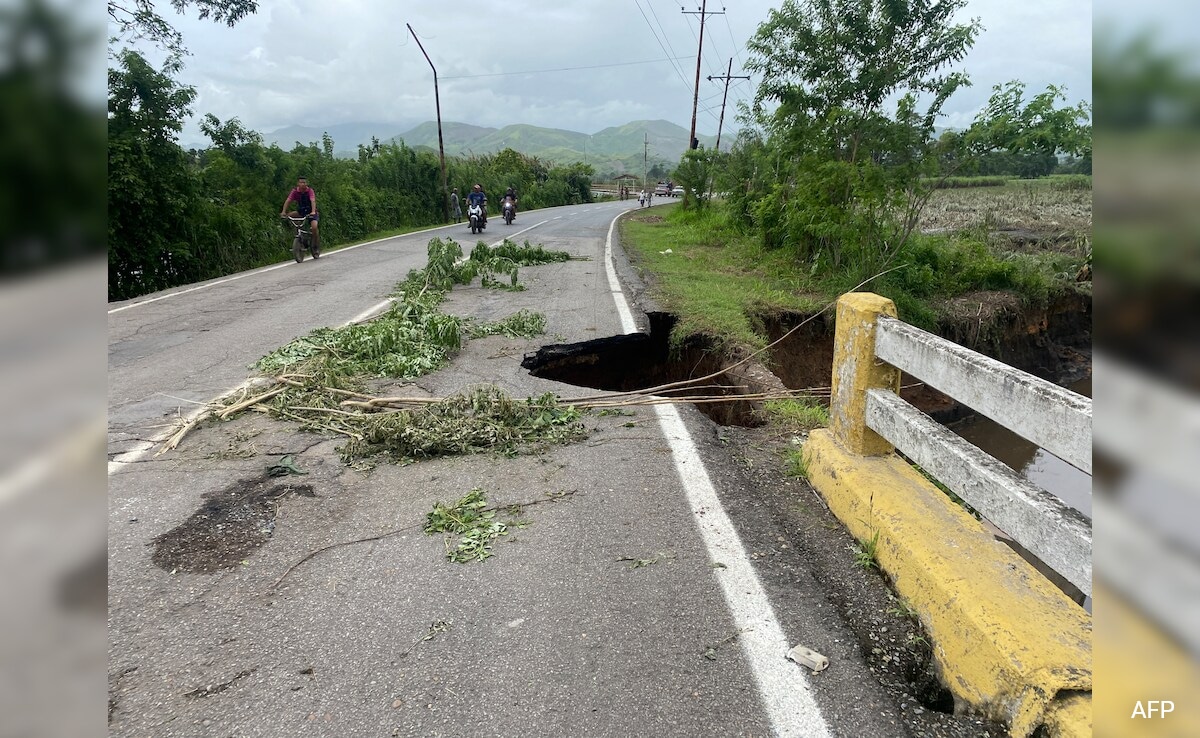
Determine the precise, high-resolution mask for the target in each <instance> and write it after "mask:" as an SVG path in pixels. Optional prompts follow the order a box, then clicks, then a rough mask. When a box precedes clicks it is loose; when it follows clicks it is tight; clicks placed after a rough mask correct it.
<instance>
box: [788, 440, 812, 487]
mask: <svg viewBox="0 0 1200 738" xmlns="http://www.w3.org/2000/svg"><path fill="white" fill-rule="evenodd" d="M787 475H788V476H789V477H799V478H800V479H808V454H806V453H805V452H804V449H803V448H801V449H800V450H799V451H790V452H788V455H787Z"/></svg>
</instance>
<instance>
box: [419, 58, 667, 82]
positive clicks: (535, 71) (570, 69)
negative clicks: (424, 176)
mask: <svg viewBox="0 0 1200 738" xmlns="http://www.w3.org/2000/svg"><path fill="white" fill-rule="evenodd" d="M677 58H679V59H687V58H689V57H686V56H681V57H677ZM665 61H673V60H672V59H671V58H669V57H668V58H664V59H646V60H644V61H633V62H614V63H613V64H593V65H591V66H587V67H558V68H556V69H527V70H525V71H523V72H493V73H491V74H460V75H458V76H455V77H442V79H476V78H479V77H508V76H511V75H517V74H544V73H546V72H575V71H578V70H580V69H604V68H606V67H628V66H632V65H634V64H659V63H661V62H665Z"/></svg>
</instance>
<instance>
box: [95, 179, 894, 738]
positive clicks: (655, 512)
mask: <svg viewBox="0 0 1200 738" xmlns="http://www.w3.org/2000/svg"><path fill="white" fill-rule="evenodd" d="M635 207H636V202H631V201H627V202H609V203H601V204H593V205H584V206H572V207H563V208H551V209H546V210H540V211H531V212H526V213H522V214H521V215H520V217H519V218H518V220H517V222H516V223H514V224H513V225H511V226H505V225H504V223H503V222H502V221H500V220H499V219H498V218H493V219H492V221H491V224H490V225H489V228H488V230H487V232H486V235H487V236H488V239H487V240H488V241H489V242H495V241H498V240H499V239H500V238H501V237H503V236H505V235H509V234H511V235H513V236H515V238H516V240H518V241H522V240H524V239H529V240H530V241H531V242H533V243H538V244H542V245H544V246H545V247H546V248H548V249H563V250H567V251H569V252H571V253H572V254H573V255H576V256H580V257H586V260H573V261H570V262H566V263H562V264H552V265H545V266H539V267H527V268H522V270H521V280H522V283H524V284H525V285H526V286H527V288H528V289H527V290H526V291H525V292H519V293H511V292H502V291H496V290H484V289H481V288H479V287H477V286H473V287H458V288H456V289H455V290H454V291H453V292H452V293H451V295H450V297H449V298H448V299H447V301H446V303H445V304H444V309H446V310H447V311H449V312H453V313H456V314H460V315H465V316H472V317H477V318H487V319H496V318H500V317H504V316H506V315H509V314H511V313H513V312H515V311H516V310H518V309H520V308H528V309H532V310H537V311H540V312H542V313H544V314H545V315H546V317H547V329H546V335H545V336H543V337H541V338H540V339H538V340H533V341H527V340H523V339H511V338H505V337H500V336H493V337H489V338H485V339H477V340H473V341H469V342H467V343H466V344H465V345H464V348H463V350H462V351H461V353H460V354H459V355H458V356H457V357H456V358H455V359H454V361H453V362H452V364H451V365H450V366H449V367H446V368H444V369H442V370H440V371H438V372H435V373H433V374H431V375H428V376H426V377H424V378H422V379H420V380H418V381H417V382H415V383H414V385H415V386H414V387H412V388H411V389H410V391H412V392H419V393H428V394H430V395H433V396H440V395H446V394H450V393H453V392H456V391H459V390H460V389H462V388H464V387H467V386H471V385H476V384H479V383H485V382H488V383H495V384H498V385H499V386H501V387H503V388H504V389H506V390H507V391H509V392H510V393H512V394H514V395H515V396H519V397H524V396H527V395H533V394H537V393H541V392H546V391H553V392H556V393H558V394H559V395H560V396H563V397H572V396H576V397H577V396H581V395H586V394H592V393H593V392H592V391H589V390H581V389H580V388H577V387H572V386H568V385H562V384H558V383H555V382H551V381H548V380H542V379H537V378H533V377H530V376H529V375H528V374H527V373H525V372H524V371H523V370H522V369H521V368H520V361H521V358H522V356H523V355H524V353H526V352H528V351H533V350H535V349H536V348H537V347H538V346H539V345H541V344H542V343H551V342H571V341H582V340H588V339H592V338H597V337H603V336H609V335H616V334H619V333H623V332H630V331H632V330H635V329H636V325H638V324H640V323H641V321H642V320H643V316H642V313H641V312H640V311H639V310H638V309H637V302H636V299H634V300H632V301H631V299H630V296H632V297H634V298H636V296H637V295H638V294H639V293H640V291H641V285H640V284H639V283H638V282H637V278H636V274H635V272H634V270H631V269H630V268H629V266H628V264H627V262H626V261H625V259H624V256H623V254H622V252H621V250H620V248H619V244H617V243H613V242H614V241H615V240H616V236H615V233H614V229H613V227H612V225H613V223H614V220H615V218H616V217H617V216H619V215H620V214H621V213H623V212H625V211H626V210H629V209H631V208H635ZM446 235H452V236H453V237H454V238H456V239H457V240H459V241H460V243H463V244H464V245H468V246H467V248H465V249H464V250H467V251H469V244H470V243H471V242H472V241H473V238H472V237H471V236H470V234H469V233H468V232H467V228H466V226H465V225H457V226H451V227H447V228H441V229H434V230H431V231H429V232H421V233H416V234H409V235H405V236H398V237H394V238H388V239H383V240H380V241H377V242H372V243H368V244H364V245H360V246H356V247H353V248H348V249H343V250H340V251H334V252H329V253H327V254H326V255H324V256H323V257H322V258H321V259H320V260H319V261H316V262H313V261H311V260H307V261H305V262H304V263H303V264H294V263H291V262H290V261H289V262H287V263H282V264H279V265H276V266H273V267H268V268H264V269H260V270H256V271H252V272H247V273H243V274H238V275H233V276H231V277H227V278H223V279H220V280H213V281H211V282H208V283H202V284H199V285H191V286H188V287H186V288H177V289H175V290H171V291H168V292H166V293H160V294H156V295H149V296H146V297H143V298H138V299H135V300H131V301H127V302H123V303H110V304H109V316H108V318H109V390H108V399H109V428H108V442H109V634H110V662H109V727H110V734H111V735H116V736H145V735H151V736H209V735H212V736H228V735H238V736H285V735H298V734H303V735H321V736H381V735H422V736H425V735H464V734H467V735H546V736H565V735H588V736H592V735H597V736H604V735H612V736H628V735H664V736H666V735H688V736H691V735H722V736H724V735H747V736H750V735H755V736H761V735H772V734H774V735H789V736H822V735H836V736H895V735H902V734H904V733H905V728H904V727H903V724H902V723H903V720H902V718H901V717H900V715H899V709H898V707H897V705H896V704H895V701H894V700H893V699H891V698H889V697H888V696H887V694H885V692H884V691H883V689H882V688H881V686H880V685H879V683H878V680H877V679H876V678H875V677H874V676H873V674H872V673H871V672H870V671H869V669H868V667H867V665H866V663H865V662H864V661H863V659H862V657H861V655H860V654H859V650H858V647H857V645H856V644H855V642H854V636H853V635H852V634H851V633H850V631H849V630H848V629H847V627H846V626H845V624H844V623H843V622H842V621H841V619H840V618H839V616H838V614H837V612H836V610H835V608H834V607H833V606H832V605H831V604H830V603H829V597H828V593H827V592H825V591H824V589H823V588H822V585H821V584H820V583H818V582H817V581H816V580H815V579H814V577H813V575H812V574H811V573H809V572H807V571H805V570H804V569H803V567H802V566H800V565H799V564H795V565H794V566H792V568H789V569H787V571H789V572H794V573H791V574H789V575H788V577H786V578H781V577H780V576H778V575H774V576H771V577H767V578H764V577H762V576H760V569H761V564H760V562H759V559H760V557H764V556H768V555H769V556H772V557H778V556H780V555H782V556H784V558H785V559H786V558H787V556H788V555H789V552H788V551H786V550H781V549H787V548H788V547H787V545H782V546H781V545H780V544H777V543H775V541H777V540H778V541H783V540H784V538H783V536H782V535H779V534H780V533H781V531H778V530H775V529H773V527H772V526H773V525H774V523H773V522H772V519H771V518H770V517H769V516H767V515H764V514H762V513H761V511H756V508H755V505H754V502H753V501H754V499H755V496H756V493H757V491H756V490H755V489H754V488H753V480H752V479H750V478H749V477H748V476H747V475H746V474H745V473H744V469H743V468H742V467H741V466H740V465H739V464H738V463H737V462H736V460H735V459H733V458H731V456H730V454H729V452H728V450H727V449H726V448H725V446H724V444H723V442H722V439H721V437H720V435H719V434H718V433H717V432H716V430H715V426H714V425H713V424H712V423H711V421H709V420H708V419H707V418H705V417H704V416H702V415H701V414H700V413H698V412H697V411H695V409H694V408H692V407H690V406H680V407H678V408H673V407H665V406H664V407H661V408H660V409H657V410H655V409H650V408H638V409H637V410H636V411H635V414H634V415H633V416H617V417H612V416H608V417H600V416H595V415H592V416H588V417H587V420H586V424H587V426H588V428H589V435H588V438H587V439H586V440H584V441H581V442H579V443H575V444H571V445H567V446H561V447H556V448H553V449H551V450H547V451H545V452H543V453H540V454H538V455H535V456H517V457H514V458H499V457H491V456H471V457H457V458H450V459H440V460H435V461H425V462H421V463H417V464H411V465H407V466H397V465H389V464H380V465H379V466H377V467H375V468H374V469H373V470H369V471H367V470H360V469H354V468H349V467H347V466H345V465H344V464H342V463H341V462H340V461H339V459H338V456H337V453H336V447H337V446H339V445H340V441H339V440H338V439H337V438H332V437H322V436H318V435H313V434H304V433H300V432H298V431H297V430H296V429H295V428H294V427H292V426H289V425H288V424H286V423H280V422H277V421H272V420H269V419H267V418H266V417H264V416H261V415H258V414H254V413H249V414H247V415H248V417H244V418H240V419H237V420H235V421H232V422H230V423H223V424H211V425H205V426H202V427H200V428H199V429H198V430H197V431H195V432H194V433H193V434H191V435H189V436H188V437H187V439H185V441H184V442H183V444H182V445H181V446H180V448H178V449H177V450H175V451H171V452H168V453H165V454H161V455H156V454H155V447H154V446H153V442H154V441H155V440H158V439H161V438H162V437H163V436H164V435H165V434H166V433H167V432H168V431H169V430H170V427H171V425H172V424H173V423H174V422H177V421H178V420H179V419H180V418H183V417H187V416H189V415H190V414H192V413H194V412H196V411H197V409H198V408H199V407H200V406H201V404H202V403H204V402H206V401H209V400H211V399H213V398H215V397H218V396H220V395H223V394H225V393H227V392H229V391H231V390H232V389H234V388H236V387H238V386H239V385H242V384H243V383H244V382H245V381H246V380H247V378H248V377H249V376H251V372H250V371H249V370H248V368H247V367H248V365H250V364H251V363H253V362H254V361H255V360H257V359H258V358H259V357H261V356H262V355H264V354H266V353H267V352H269V351H271V350H273V349H275V348H277V347H278V346H280V345H283V344H284V343H286V342H288V341H289V340H291V339H292V338H295V337H297V336H300V335H303V334H305V333H307V332H308V331H310V330H312V329H313V328H316V327H320V326H338V325H342V324H345V323H347V322H349V321H351V320H353V319H355V318H356V317H361V316H363V315H366V314H369V313H370V312H371V311H372V310H378V309H379V308H380V306H381V304H382V303H383V301H385V300H386V298H387V296H388V294H389V293H390V292H391V290H392V289H393V288H394V287H395V285H396V283H397V282H399V281H401V280H402V279H403V278H404V277H405V275H406V274H407V272H408V271H409V270H410V269H414V268H419V267H422V266H424V263H425V245H426V243H427V242H428V240H429V239H430V238H431V237H434V236H443V237H444V236H446ZM610 252H611V258H612V262H611V263H612V267H611V269H610V267H609V264H610V262H609V253H610ZM282 255H283V252H282V250H281V256H282ZM617 275H620V276H619V280H618V276H617ZM613 280H617V281H613ZM288 454H290V455H292V456H293V458H294V460H295V464H296V465H297V466H298V467H299V468H301V469H303V470H304V471H306V472H307V473H306V474H305V475H304V476H302V477H288V478H287V479H286V480H285V481H286V482H287V483H289V484H291V485H292V487H293V488H294V489H296V490H297V491H299V492H302V493H303V494H287V495H285V496H282V497H279V498H278V499H273V498H272V499H271V500H269V501H268V502H267V503H264V506H263V507H261V508H257V509H256V510H257V513H256V514H258V515H259V517H255V518H254V521H253V522H254V523H255V524H256V525H261V526H266V527H265V528H264V532H269V537H268V538H267V539H266V541H265V543H263V545H261V547H256V548H254V549H252V550H248V551H245V552H244V553H243V554H239V559H238V560H237V561H235V562H233V563H232V565H231V566H230V567H228V568H220V569H218V570H217V571H215V573H197V572H192V571H187V570H186V569H187V567H182V568H183V569H184V570H181V569H180V567H174V568H164V567H162V566H159V565H156V563H155V562H154V560H152V555H153V554H155V552H156V551H161V547H160V546H159V545H158V544H157V543H156V541H159V540H161V537H163V536H164V535H165V536H167V538H168V539H170V534H171V532H172V531H173V530H174V529H176V527H177V526H180V525H181V524H183V523H184V522H185V521H187V520H188V519H189V516H191V515H192V514H193V513H194V512H196V511H197V510H198V509H200V508H202V507H204V506H205V505H213V504H220V503H221V501H222V499H225V498H223V497H222V495H226V496H227V497H228V491H230V490H235V489H241V490H245V489H248V488H249V487H250V486H253V484H261V485H267V484H274V482H273V481H271V482H268V481H267V480H266V478H265V476H264V472H265V470H266V468H267V467H268V466H269V465H270V464H272V463H275V462H277V461H278V460H279V459H280V457H282V456H284V455H288ZM256 480H257V481H256ZM300 485H304V488H303V489H300ZM475 487H478V488H481V489H483V490H484V491H485V492H486V494H487V495H488V500H489V503H491V504H497V505H501V506H507V505H515V504H524V503H537V504H532V505H529V506H528V507H525V508H524V514H523V515H522V516H520V519H522V520H524V521H526V522H527V523H528V525H527V527H522V528H519V529H517V528H514V529H513V531H512V534H511V535H510V536H508V537H507V538H506V539H502V540H503V542H501V543H498V544H497V547H496V555H495V556H493V557H492V558H491V559H489V560H487V561H484V562H481V563H472V564H453V563H450V562H448V561H447V560H446V557H445V555H444V554H445V550H444V548H443V541H442V539H441V537H440V536H428V535H426V534H424V533H423V532H422V530H421V528H422V525H423V523H424V520H425V515H426V513H428V512H429V511H430V510H431V509H432V507H433V505H434V504H435V503H436V502H438V501H442V502H452V501H454V500H456V499H458V498H460V497H462V496H463V495H464V494H466V492H467V491H468V490H471V489H472V488H475ZM731 503H732V504H731ZM264 511H265V512H264ZM393 531H398V532H394V533H393ZM372 536H382V537H381V538H379V539H378V540H373V541H365V542H361V543H353V544H348V545H334V547H333V548H330V549H329V550H327V551H325V552H323V553H321V554H319V555H317V556H314V557H313V558H311V559H309V560H307V561H304V562H303V563H301V564H300V565H299V566H297V567H296V568H295V569H294V570H291V571H290V573H288V574H287V576H286V577H285V578H283V579H282V581H280V577H281V576H282V575H284V574H285V572H288V571H289V568H290V567H292V566H293V565H295V564H297V562H300V561H301V560H302V559H303V558H304V557H305V556H306V555H308V554H310V553H312V552H314V551H316V550H317V549H321V548H322V547H324V546H329V545H331V544H342V543H346V542H350V541H355V540H358V539H363V538H368V537H372ZM218 537H219V536H218ZM767 549H772V550H771V551H769V552H767ZM772 560H773V561H777V560H778V559H772ZM160 563H161V561H160ZM168 566H169V565H168ZM776 569H777V570H778V566H776ZM276 585H277V586H276ZM796 644H804V645H806V646H809V647H811V648H814V649H816V650H818V651H820V652H822V653H824V654H825V655H827V656H828V657H829V658H830V660H831V662H832V666H830V668H828V669H826V670H825V671H823V672H821V673H819V674H815V675H814V674H811V673H809V672H808V671H807V670H806V669H803V668H802V667H800V666H799V665H797V664H795V663H793V662H791V661H788V660H786V659H785V658H784V656H785V653H786V651H787V649H788V648H789V647H790V646H792V645H796Z"/></svg>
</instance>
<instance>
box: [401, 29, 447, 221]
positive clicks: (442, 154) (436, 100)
mask: <svg viewBox="0 0 1200 738" xmlns="http://www.w3.org/2000/svg"><path fill="white" fill-rule="evenodd" d="M404 25H406V26H408V32H409V33H411V34H412V37H413V39H414V40H415V41H416V42H417V48H419V49H420V50H421V53H422V54H425V61H427V62H429V68H430V69H432V70H433V104H434V106H435V107H436V109H437V124H438V161H440V162H441V164H442V217H443V219H445V221H446V222H447V223H449V222H450V185H449V183H448V182H447V181H446V148H445V146H444V145H443V144H442V100H441V97H440V95H439V94H438V79H437V67H435V66H433V60H431V59H430V58H429V54H426V53H425V47H424V46H423V45H421V39H419V38H417V32H416V31H414V30H413V27H412V24H410V23H405V24H404Z"/></svg>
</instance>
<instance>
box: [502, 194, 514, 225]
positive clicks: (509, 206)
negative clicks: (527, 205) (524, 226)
mask: <svg viewBox="0 0 1200 738" xmlns="http://www.w3.org/2000/svg"><path fill="white" fill-rule="evenodd" d="M501 209H502V210H503V211H504V222H505V224H506V225H512V222H513V218H516V217H517V205H516V203H514V202H513V201H512V200H508V199H505V201H504V205H502V206H501Z"/></svg>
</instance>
